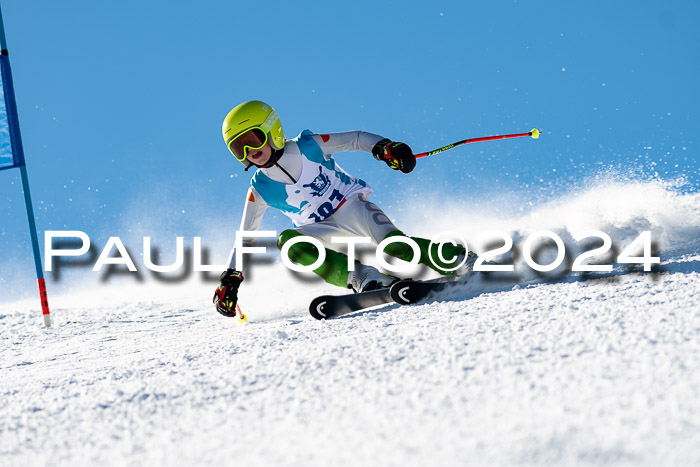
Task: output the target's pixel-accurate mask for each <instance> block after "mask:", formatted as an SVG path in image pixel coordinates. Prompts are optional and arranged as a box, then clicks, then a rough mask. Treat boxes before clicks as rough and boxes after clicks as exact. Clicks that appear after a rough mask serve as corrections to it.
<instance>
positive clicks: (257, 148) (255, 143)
mask: <svg viewBox="0 0 700 467" xmlns="http://www.w3.org/2000/svg"><path fill="white" fill-rule="evenodd" d="M222 132H223V137H224V141H225V142H226V146H227V147H228V148H229V150H230V151H231V153H232V154H233V155H234V157H235V158H236V159H238V161H239V162H240V163H242V164H243V165H244V166H245V167H246V169H245V170H248V169H249V168H250V167H252V166H256V167H257V170H256V171H255V173H254V174H253V178H252V180H251V186H250V188H249V189H248V194H247V197H246V202H245V206H244V209H243V219H242V222H241V229H240V230H245V231H251V230H258V229H259V228H260V225H261V223H262V218H263V214H264V213H265V210H266V209H267V208H268V207H273V208H277V209H280V210H281V211H282V212H283V213H284V214H285V215H287V216H288V217H289V218H290V219H291V220H292V221H293V222H294V226H295V228H294V229H289V230H285V231H283V232H282V233H281V234H280V235H279V239H278V241H277V245H278V247H279V248H280V249H281V248H282V247H283V245H284V244H285V243H286V242H288V241H289V240H290V239H292V238H294V237H297V236H301V235H306V236H310V237H314V238H316V239H318V240H320V241H321V243H322V244H323V245H330V244H331V237H339V236H355V237H369V238H371V239H372V241H373V242H374V243H375V244H378V243H380V242H381V241H382V240H384V239H385V238H387V237H392V236H405V235H404V234H403V232H401V231H400V230H399V229H398V228H397V227H396V226H395V225H394V224H393V223H392V222H391V221H390V220H389V218H388V217H387V216H386V214H384V212H383V211H382V210H381V209H380V208H379V207H377V206H376V205H375V204H373V203H372V202H370V201H369V199H368V197H369V195H370V194H371V193H372V189H371V188H370V187H369V185H368V184H367V183H366V182H364V181H363V180H361V179H359V178H356V177H353V176H351V175H349V174H348V173H346V172H345V171H344V170H343V169H341V168H340V166H339V165H338V164H337V163H336V162H335V159H333V156H332V153H336V152H342V151H364V152H369V153H371V154H372V155H374V158H375V159H377V160H379V161H383V162H385V163H386V164H387V165H388V166H389V167H391V168H392V169H394V170H400V171H401V172H403V173H405V174H407V173H410V172H411V171H412V170H413V169H414V167H415V166H416V158H415V156H414V155H413V152H412V151H411V148H410V147H409V146H408V145H407V144H405V143H400V142H394V141H391V140H390V139H387V138H383V137H381V136H379V135H375V134H372V133H367V132H363V131H351V132H346V133H330V134H312V133H311V132H310V131H309V130H305V131H303V132H301V134H300V135H299V136H297V137H296V138H294V139H292V140H285V137H284V134H283V132H282V124H281V123H280V120H279V117H278V116H277V113H276V112H275V110H274V109H273V108H272V107H271V106H269V105H268V104H265V103H264V102H261V101H248V102H244V103H242V104H240V105H238V106H236V107H235V108H233V110H231V111H230V112H229V114H228V115H227V116H226V118H225V119H224V123H223V126H222ZM411 239H413V240H414V241H415V242H416V243H417V244H418V246H419V247H420V259H419V262H420V263H421V264H425V265H427V266H429V267H431V268H432V269H435V270H436V271H438V272H439V273H441V274H448V273H446V272H445V270H446V269H450V268H452V269H454V267H455V266H457V265H461V266H460V268H459V269H458V270H457V273H458V274H464V273H467V272H469V271H471V269H472V266H473V264H474V261H475V260H476V255H475V254H474V253H472V252H468V253H467V252H466V251H465V249H464V248H463V247H460V246H455V245H451V244H449V243H446V244H444V246H443V252H444V253H445V256H444V258H453V260H452V261H451V262H448V263H442V262H440V261H439V260H438V258H439V255H438V254H437V246H436V245H433V246H432V248H431V242H430V240H427V239H423V238H418V237H411ZM251 244H252V242H244V243H243V245H244V246H249V245H251ZM336 245H337V244H336ZM429 250H431V252H430V253H432V254H429ZM325 252H326V260H325V261H324V262H323V264H322V265H321V266H320V267H318V268H317V269H315V270H314V272H315V273H316V274H318V275H319V276H321V277H322V278H323V279H324V280H325V281H326V282H328V283H330V284H333V285H337V286H340V287H344V288H345V287H347V288H351V289H352V290H353V291H355V292H364V291H368V290H374V289H378V288H383V287H389V286H390V285H391V284H392V283H393V282H394V281H396V280H397V278H396V277H393V276H390V275H387V274H383V273H381V272H379V271H378V270H377V269H376V268H374V267H372V266H368V265H364V264H362V263H359V262H356V263H355V268H354V271H349V268H348V257H347V256H346V255H345V254H343V253H340V252H337V251H335V250H333V249H329V248H326V251H325ZM384 252H385V253H386V254H388V255H390V256H393V257H396V258H399V259H402V260H404V261H410V260H411V259H412V258H413V250H412V248H411V247H410V246H409V245H407V244H405V243H400V242H395V243H391V244H389V245H388V246H387V247H386V248H385V250H384ZM318 255H319V251H318V250H317V248H316V247H315V246H313V245H312V244H310V243H308V242H300V243H296V244H294V245H293V246H292V247H291V248H290V249H289V259H290V260H292V261H294V262H295V263H299V264H302V265H304V266H308V265H311V264H313V263H314V262H315V261H316V259H317V258H318ZM235 256H236V255H235V254H233V253H232V254H231V258H230V266H229V269H227V270H226V271H224V272H223V273H222V274H221V283H220V284H219V287H218V288H217V289H216V292H215V294H214V304H215V305H216V309H217V311H218V312H219V313H221V314H222V315H224V316H228V317H235V316H236V302H237V300H238V288H239V286H240V284H241V282H242V281H243V274H242V271H244V269H245V265H244V264H235V262H236V260H235ZM430 256H432V258H433V259H434V260H436V261H437V264H433V261H431V260H430Z"/></svg>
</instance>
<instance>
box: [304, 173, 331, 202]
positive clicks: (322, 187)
mask: <svg viewBox="0 0 700 467" xmlns="http://www.w3.org/2000/svg"><path fill="white" fill-rule="evenodd" d="M302 186H303V187H304V188H311V196H317V197H318V196H323V195H324V194H325V193H326V192H327V191H328V189H329V188H330V187H331V179H330V178H329V177H328V176H327V175H325V174H324V173H323V167H321V166H319V167H318V176H317V177H316V178H314V180H313V181H312V182H311V183H309V184H308V185H302Z"/></svg>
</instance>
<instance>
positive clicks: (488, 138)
mask: <svg viewBox="0 0 700 467" xmlns="http://www.w3.org/2000/svg"><path fill="white" fill-rule="evenodd" d="M523 136H530V137H532V138H533V139H537V138H539V137H540V131H539V130H538V129H537V128H533V129H532V130H530V131H529V132H528V133H515V134H512V135H498V136H483V137H481V138H471V139H465V140H464V141H457V142H456V143H452V144H448V145H447V146H443V147H441V148H438V149H433V150H432V151H428V152H422V153H420V154H416V159H420V158H421V157H428V156H434V155H435V154H439V153H441V152H443V151H447V150H448V149H452V148H456V147H457V146H461V145H463V144H469V143H479V142H481V141H493V140H495V139H508V138H522V137H523Z"/></svg>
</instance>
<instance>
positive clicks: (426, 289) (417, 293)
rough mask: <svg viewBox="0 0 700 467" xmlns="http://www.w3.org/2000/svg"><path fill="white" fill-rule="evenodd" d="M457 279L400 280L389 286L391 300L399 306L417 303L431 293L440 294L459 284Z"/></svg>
mask: <svg viewBox="0 0 700 467" xmlns="http://www.w3.org/2000/svg"><path fill="white" fill-rule="evenodd" d="M459 283H460V282H459V280H458V279H457V278H454V279H452V278H451V279H447V280H446V279H444V278H442V279H434V280H427V281H414V280H410V279H406V280H400V281H398V282H394V283H393V284H392V285H391V288H390V289H389V290H390V293H391V299H392V300H394V302H396V303H397V304H399V305H410V304H411V303H416V302H419V301H421V300H423V299H425V298H426V297H428V295H430V294H431V293H433V292H440V291H442V290H445V289H446V288H448V287H452V286H454V285H457V284H459Z"/></svg>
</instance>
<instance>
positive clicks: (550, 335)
mask: <svg viewBox="0 0 700 467" xmlns="http://www.w3.org/2000/svg"><path fill="white" fill-rule="evenodd" d="M596 198H598V199H603V200H604V202H600V201H596ZM699 199H700V198H698V195H697V194H688V193H686V194H683V193H680V192H677V191H674V190H673V189H672V188H671V187H668V186H664V185H663V184H659V183H641V184H619V183H617V184H616V183H611V184H609V185H607V186H602V185H601V186H597V187H594V188H591V189H590V190H588V191H585V190H584V191H583V192H580V193H577V194H574V195H572V196H571V197H570V198H561V199H559V200H555V201H552V202H550V203H548V204H546V205H540V206H537V207H536V208H535V209H533V210H532V211H530V212H529V213H526V214H524V215H523V216H520V217H511V218H510V220H509V221H507V220H503V219H496V218H494V216H493V214H491V217H489V216H488V215H486V214H484V215H482V216H480V217H478V216H472V217H471V219H472V220H473V219H474V218H477V217H478V218H479V219H480V221H479V222H478V223H475V222H474V223H470V224H469V225H468V226H459V225H457V226H454V225H453V224H450V225H452V227H453V229H452V230H454V229H460V231H461V232H465V233H466V234H467V235H471V234H472V233H474V232H478V231H479V230H484V229H486V228H501V229H507V230H508V231H509V232H511V233H513V235H514V237H515V238H516V239H517V238H522V236H525V235H527V233H528V232H531V231H533V230H538V229H542V228H546V229H551V230H554V231H556V232H557V233H559V234H560V235H561V236H562V238H566V237H567V235H569V236H570V233H571V232H573V231H575V230H576V229H578V228H581V224H585V225H584V227H585V228H588V229H590V228H596V229H600V230H603V231H605V232H607V233H609V234H610V235H611V236H612V237H613V240H614V241H615V242H616V243H619V244H620V245H624V244H625V242H629V241H630V240H631V239H633V238H634V237H635V236H636V234H638V232H639V231H640V230H644V229H646V228H648V229H650V230H652V232H653V235H654V238H655V239H657V240H659V242H660V251H661V256H662V261H663V264H662V266H661V268H660V270H659V271H657V272H656V273H653V274H652V273H628V272H627V271H626V270H625V269H623V268H621V267H616V269H615V271H614V272H613V273H611V274H605V275H602V277H601V276H596V275H592V276H591V277H582V276H576V275H570V276H569V277H566V278H564V279H562V280H558V281H553V282H548V281H543V280H541V279H537V280H530V281H529V282H526V283H524V284H521V285H519V286H515V287H513V286H512V285H510V286H499V285H492V284H488V285H487V284H482V286H483V287H482V288H483V289H485V290H488V291H487V292H485V293H482V294H475V293H473V290H472V291H470V290H468V289H464V290H461V291H459V292H454V293H452V294H450V295H449V296H444V297H441V298H440V300H438V301H437V302H434V303H430V304H423V305H415V306H410V307H398V306H395V305H390V306H388V307H384V308H381V309H378V310H373V311H368V312H365V313H361V314H357V315H352V316H347V317H344V318H341V319H337V320H333V321H327V322H326V321H323V322H322V321H314V320H313V319H311V318H310V317H309V316H308V314H307V313H306V311H305V309H304V308H305V305H306V304H307V303H308V301H309V300H310V298H311V297H313V296H315V295H317V294H318V293H322V292H328V291H333V289H329V288H328V287H327V286H325V285H322V284H319V283H318V282H312V283H311V284H310V285H308V286H307V287H299V286H298V282H294V281H293V280H292V279H291V278H290V275H289V274H288V273H287V272H286V271H283V270H281V269H280V268H279V267H278V266H269V267H268V268H269V269H268V270H267V273H266V274H265V275H264V277H259V278H258V279H257V280H254V281H251V283H250V284H248V286H249V287H248V289H247V290H246V291H245V292H244V293H242V303H244V304H245V306H246V309H247V310H248V312H249V314H250V317H251V322H250V323H248V324H247V325H239V324H238V323H236V322H235V320H227V319H224V318H222V317H220V316H219V315H218V314H216V313H215V312H214V311H213V309H212V306H211V303H210V296H211V293H212V288H211V286H210V285H191V286H190V287H165V286H161V287H143V286H141V287H139V288H135V287H131V288H121V289H118V288H115V289H109V288H107V287H104V288H103V289H97V290H95V291H94V292H92V293H91V294H83V295H74V296H66V297H59V298H56V299H53V300H52V307H53V311H54V327H53V328H51V329H43V328H42V327H41V324H40V322H41V318H40V316H39V312H38V309H37V304H35V303H33V302H32V301H27V302H17V303H13V304H9V305H2V306H1V307H0V368H1V369H2V380H1V382H0V395H1V399H0V400H2V404H0V463H1V464H2V465H49V464H50V465H94V464H103V465H124V464H129V465H131V464H134V465H144V464H165V465H175V464H178V465H182V464H187V465H205V464H223V465H402V466H404V465H466V464H469V465H471V464H487V463H488V464H519V463H525V464H545V463H552V462H554V463H557V464H643V465H658V464H666V465H668V464H674V465H697V464H699V463H700V372H699V371H698V368H699V367H700V242H699V241H698V238H699V237H700V235H698V233H700V201H699ZM462 209H463V208H462ZM572 213H576V215H572ZM468 217H469V216H466V215H463V216H454V217H452V219H451V220H452V221H453V222H454V220H455V219H463V218H468ZM419 221H420V220H418V221H417V222H419ZM448 224H449V222H448V220H447V219H438V220H435V221H434V222H433V223H432V224H431V226H430V228H431V229H435V231H441V230H445V229H441V228H442V227H443V225H448ZM406 225H408V224H406ZM408 227H410V228H406V230H408V231H416V230H418V229H417V228H413V227H414V226H410V225H408ZM411 228H412V229H413V230H411ZM275 271H276V272H275ZM260 276H261V275H260ZM529 279H531V278H529ZM471 287H472V289H473V288H475V287H476V286H475V285H472V286H471ZM290 292H291V293H290ZM336 292H337V291H336Z"/></svg>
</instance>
